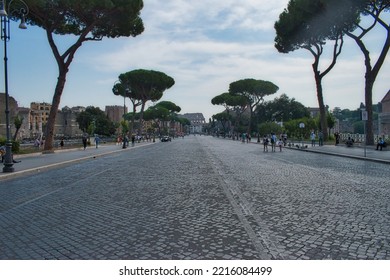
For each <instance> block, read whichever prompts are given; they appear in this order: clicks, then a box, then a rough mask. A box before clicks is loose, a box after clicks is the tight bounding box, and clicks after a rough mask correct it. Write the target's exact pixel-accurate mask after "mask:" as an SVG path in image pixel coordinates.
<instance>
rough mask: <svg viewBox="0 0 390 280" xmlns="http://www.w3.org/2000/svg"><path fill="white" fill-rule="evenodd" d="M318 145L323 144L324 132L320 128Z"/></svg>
mask: <svg viewBox="0 0 390 280" xmlns="http://www.w3.org/2000/svg"><path fill="white" fill-rule="evenodd" d="M318 145H319V146H323V145H324V133H323V132H322V131H321V130H320V131H319V132H318Z"/></svg>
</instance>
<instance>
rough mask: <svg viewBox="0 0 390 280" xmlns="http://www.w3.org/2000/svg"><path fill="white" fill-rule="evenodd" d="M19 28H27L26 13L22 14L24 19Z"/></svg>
mask: <svg viewBox="0 0 390 280" xmlns="http://www.w3.org/2000/svg"><path fill="white" fill-rule="evenodd" d="M19 28H20V29H27V24H26V19H25V17H24V15H23V16H22V20H21V22H20V24H19Z"/></svg>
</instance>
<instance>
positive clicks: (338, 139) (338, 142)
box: [334, 132, 340, 146]
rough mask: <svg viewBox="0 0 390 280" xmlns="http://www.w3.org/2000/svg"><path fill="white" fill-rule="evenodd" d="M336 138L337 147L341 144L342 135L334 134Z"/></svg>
mask: <svg viewBox="0 0 390 280" xmlns="http://www.w3.org/2000/svg"><path fill="white" fill-rule="evenodd" d="M334 138H335V140H336V144H335V145H336V146H337V145H338V144H340V133H338V132H335V133H334Z"/></svg>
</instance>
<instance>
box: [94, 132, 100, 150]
mask: <svg viewBox="0 0 390 280" xmlns="http://www.w3.org/2000/svg"><path fill="white" fill-rule="evenodd" d="M99 142H100V138H99V135H97V134H96V135H95V144H96V149H97V148H98V147H99Z"/></svg>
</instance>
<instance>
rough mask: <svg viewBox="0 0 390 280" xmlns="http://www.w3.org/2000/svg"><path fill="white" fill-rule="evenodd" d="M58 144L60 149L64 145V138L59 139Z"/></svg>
mask: <svg viewBox="0 0 390 280" xmlns="http://www.w3.org/2000/svg"><path fill="white" fill-rule="evenodd" d="M60 146H61V149H62V148H63V147H64V138H62V139H61V142H60Z"/></svg>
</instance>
